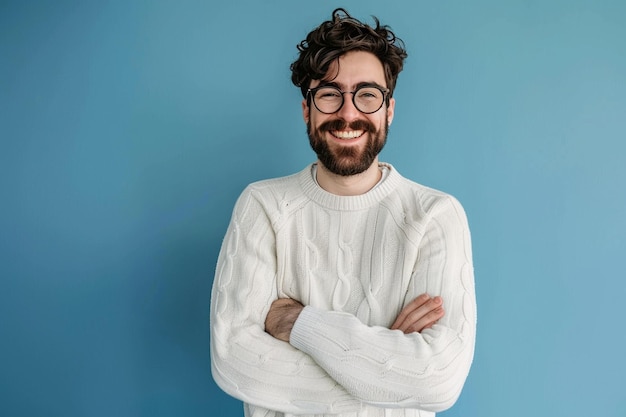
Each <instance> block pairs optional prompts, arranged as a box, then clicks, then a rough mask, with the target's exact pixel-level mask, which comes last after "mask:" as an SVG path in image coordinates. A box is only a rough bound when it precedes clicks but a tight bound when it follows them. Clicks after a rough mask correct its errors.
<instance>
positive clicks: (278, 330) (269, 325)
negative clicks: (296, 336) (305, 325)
mask: <svg viewBox="0 0 626 417" xmlns="http://www.w3.org/2000/svg"><path fill="white" fill-rule="evenodd" d="M303 308H304V306H303V305H302V304H301V303H299V302H298V301H296V300H292V299H291V298H279V299H278V300H276V301H274V302H273V303H272V305H271V306H270V311H269V312H268V313H267V317H266V318H265V331H266V332H267V333H269V334H270V335H272V336H274V337H275V338H276V339H279V340H282V341H283V342H287V343H289V337H290V336H291V329H292V328H293V325H294V323H295V322H296V319H297V318H298V316H299V315H300V312H301V311H302V309H303Z"/></svg>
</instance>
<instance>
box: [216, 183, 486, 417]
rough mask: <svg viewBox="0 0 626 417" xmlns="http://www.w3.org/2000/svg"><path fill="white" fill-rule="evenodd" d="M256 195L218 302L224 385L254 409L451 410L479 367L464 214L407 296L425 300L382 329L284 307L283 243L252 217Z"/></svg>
mask: <svg viewBox="0 0 626 417" xmlns="http://www.w3.org/2000/svg"><path fill="white" fill-rule="evenodd" d="M250 197H251V196H250V195H244V198H242V199H241V200H240V204H239V205H238V207H240V209H241V211H238V212H236V213H235V216H234V220H233V222H232V223H231V225H230V227H229V232H228V233H227V237H226V239H225V241H224V245H223V250H222V251H221V252H220V258H219V260H218V267H217V271H216V279H215V281H214V287H213V292H212V301H211V328H212V333H211V358H212V360H211V363H212V372H213V375H214V378H215V380H216V382H217V383H218V385H220V387H222V389H224V390H225V391H226V392H228V393H229V394H231V395H233V396H235V397H237V398H239V399H240V400H242V401H244V402H246V403H249V404H254V405H255V406H259V407H263V408H266V409H272V410H279V411H283V412H291V413H310V414H316V413H317V414H321V413H330V414H337V413H342V412H355V411H358V410H360V409H361V408H362V407H363V406H365V405H373V406H378V407H396V408H397V407H410V408H420V409H425V410H433V411H439V410H443V409H446V408H447V407H449V406H450V405H451V404H452V403H454V401H455V400H456V397H457V396H458V394H459V393H460V390H461V387H462V385H463V383H464V380H465V377H466V375H467V372H468V370H469V365H470V364H471V358H472V356H473V343H474V326H475V300H474V294H473V273H472V269H471V261H470V259H471V251H470V247H469V243H468V239H467V238H468V235H462V236H459V235H460V234H462V233H464V230H465V227H463V225H461V226H458V225H456V224H454V219H455V218H456V217H455V216H454V212H453V211H454V210H455V209H456V207H457V206H455V205H453V206H451V207H448V208H447V209H446V213H444V214H446V216H448V217H450V216H452V219H449V220H447V221H446V222H442V223H441V225H439V224H438V222H431V224H432V225H433V230H434V232H430V229H427V230H426V234H425V238H424V240H425V241H426V240H428V244H429V246H428V247H425V248H424V250H423V253H421V256H422V262H421V263H420V264H419V267H418V268H417V270H416V271H414V275H413V277H412V279H411V283H410V288H409V290H408V291H407V294H409V296H410V294H413V297H416V298H414V299H413V301H411V302H410V303H408V304H406V305H405V307H404V308H403V309H402V310H401V311H400V313H399V314H398V316H397V317H396V318H395V320H394V322H393V324H392V325H391V326H390V327H389V328H384V327H380V326H368V325H366V324H364V323H362V322H361V321H359V319H357V317H356V316H354V315H351V314H348V313H341V312H334V311H324V310H321V309H318V308H315V307H311V306H303V305H302V304H300V303H299V302H298V301H296V300H292V299H289V298H279V297H280V294H278V289H277V287H276V285H275V281H273V280H272V279H271V277H275V274H276V271H277V268H278V266H277V259H276V255H275V253H276V247H275V236H274V234H273V231H272V229H271V226H270V221H269V219H265V218H263V217H259V216H258V214H257V213H258V212H259V211H260V210H251V209H249V208H250V207H255V206H256V205H257V202H256V201H255V200H254V198H250ZM459 210H460V209H459ZM450 212H452V213H450ZM461 220H462V219H461ZM448 224H451V225H450V226H448ZM457 226H458V227H457ZM441 228H443V229H444V230H443V231H442V232H440V233H439V230H438V229H441ZM435 232H437V233H435ZM251 235H254V236H256V237H257V239H255V240H252V239H249V238H248V237H249V236H251ZM438 235H445V236H448V237H449V239H446V240H445V241H443V240H437V239H436V238H437V236H438ZM444 266H445V269H444ZM436 271H439V272H436ZM433 274H435V275H433ZM439 274H440V277H439V276H438V275H439ZM435 276H437V277H436V278H435ZM427 283H435V285H433V286H432V287H429V286H428V285H427ZM427 291H428V292H431V291H432V293H436V294H438V295H439V296H438V297H431V296H428V295H425V294H422V293H424V292H427ZM417 294H422V295H420V296H417ZM444 300H445V303H446V309H445V315H444V309H443V302H444ZM395 330H400V331H397V332H396V331H395ZM284 341H288V342H289V343H284Z"/></svg>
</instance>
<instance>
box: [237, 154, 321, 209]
mask: <svg viewBox="0 0 626 417" xmlns="http://www.w3.org/2000/svg"><path fill="white" fill-rule="evenodd" d="M310 172H311V167H310V166H308V167H306V168H305V169H303V170H302V171H300V172H297V173H295V174H291V175H287V176H283V177H277V178H269V179H265V180H260V181H256V182H253V183H251V184H249V185H248V186H247V187H246V188H245V189H244V190H243V191H242V193H241V194H240V196H239V198H238V199H237V203H236V205H235V212H236V213H239V214H240V215H243V214H244V213H247V212H250V211H254V212H265V213H266V214H267V215H268V216H269V217H273V216H274V215H276V214H278V213H284V212H285V210H287V209H289V208H290V206H292V205H293V204H292V203H293V202H294V201H298V200H302V199H303V193H302V187H301V182H302V178H305V177H306V176H307V175H309V176H310Z"/></svg>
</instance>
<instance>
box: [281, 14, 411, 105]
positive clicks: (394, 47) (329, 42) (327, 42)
mask: <svg viewBox="0 0 626 417" xmlns="http://www.w3.org/2000/svg"><path fill="white" fill-rule="evenodd" d="M372 17H373V18H374V21H375V23H376V27H372V26H368V25H366V24H364V23H362V22H360V21H359V20H357V19H355V18H353V17H352V16H350V15H349V14H348V12H347V11H345V10H344V9H342V8H338V9H335V10H334V11H333V13H332V19H331V20H327V21H325V22H323V23H322V24H321V25H319V26H318V27H317V28H315V29H314V30H312V31H311V32H310V33H309V34H308V35H307V37H306V39H305V40H303V41H302V42H300V43H299V44H298V46H297V48H298V51H299V56H298V59H297V60H295V61H294V62H293V63H292V64H291V67H290V68H291V81H292V82H293V83H294V85H296V86H297V87H300V90H301V91H302V96H303V97H306V94H307V90H308V88H309V85H310V83H311V80H321V79H323V78H324V76H325V75H326V73H327V72H328V69H329V67H330V64H332V62H333V61H335V60H337V59H338V58H339V57H340V56H342V55H344V54H346V53H347V52H350V51H365V52H371V53H373V54H374V55H376V56H377V57H378V59H380V62H381V63H382V64H383V68H384V71H385V79H386V82H387V88H389V91H390V93H389V96H391V95H392V94H393V90H394V88H395V86H396V80H397V78H398V74H399V73H400V71H402V66H403V64H404V59H405V58H406V57H407V52H406V50H405V49H404V42H402V39H400V38H398V37H396V35H395V34H394V33H393V32H392V31H391V28H390V27H389V26H386V25H384V26H381V24H380V22H379V20H378V19H377V18H376V17H374V16H372Z"/></svg>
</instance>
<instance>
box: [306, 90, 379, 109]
mask: <svg viewBox="0 0 626 417" xmlns="http://www.w3.org/2000/svg"><path fill="white" fill-rule="evenodd" d="M322 88H332V89H335V90H337V91H338V92H339V94H341V105H340V106H339V107H338V108H337V110H335V111H334V112H332V113H327V112H325V111H322V110H320V108H319V107H317V103H315V93H317V92H318V91H319V90H321V89H322ZM362 88H375V89H377V90H378V91H380V92H381V93H382V94H383V100H382V102H381V103H380V107H378V108H377V109H376V110H374V111H370V112H365V111H362V110H361V109H359V107H358V106H357V105H356V101H355V97H356V94H355V93H356V92H357V91H359V90H361V89H362ZM390 92H391V90H390V89H388V88H386V87H382V86H380V85H378V84H374V83H366V84H361V85H359V86H358V87H357V88H356V89H354V91H343V90H342V89H341V88H339V87H338V86H336V85H334V84H322V85H318V86H317V87H314V88H309V89H308V90H307V91H306V94H307V101H308V104H309V106H310V105H311V102H313V105H314V106H315V108H316V109H317V110H318V111H319V112H320V113H323V114H335V113H337V112H338V111H339V110H341V109H342V107H343V105H344V104H346V100H345V98H344V94H352V104H353V105H354V108H355V109H357V110H358V111H360V112H361V113H363V114H373V113H376V112H377V111H378V110H380V109H381V108H382V107H383V104H385V103H386V104H387V105H389V93H390Z"/></svg>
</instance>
